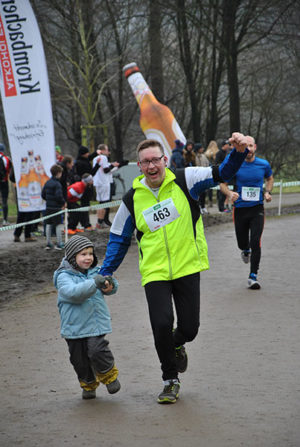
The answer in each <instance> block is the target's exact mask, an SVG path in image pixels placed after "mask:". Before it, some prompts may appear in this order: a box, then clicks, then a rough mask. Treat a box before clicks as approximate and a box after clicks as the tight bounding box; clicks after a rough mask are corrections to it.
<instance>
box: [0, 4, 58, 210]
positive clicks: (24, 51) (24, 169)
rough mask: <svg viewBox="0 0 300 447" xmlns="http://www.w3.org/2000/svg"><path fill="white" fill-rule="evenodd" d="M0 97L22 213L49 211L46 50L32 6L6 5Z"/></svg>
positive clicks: (1, 20) (1, 13)
mask: <svg viewBox="0 0 300 447" xmlns="http://www.w3.org/2000/svg"><path fill="white" fill-rule="evenodd" d="M0 68H1V71H0V91H1V99H2V104H3V109H4V114H5V123H6V128H7V134H8V139H9V145H10V151H11V156H12V161H13V165H14V170H15V177H16V185H17V196H18V207H19V210H20V211H37V210H42V209H44V208H45V205H44V203H43V200H42V198H41V189H42V186H43V184H44V183H45V180H46V179H47V178H48V177H49V175H50V174H49V173H50V167H51V166H52V165H53V164H54V163H55V149H54V148H55V142H54V129H53V119H52V107H51V100H50V91H49V82H48V74H47V67H46V60H45V55H44V49H43V44H42V40H41V36H40V32H39V28H38V24H37V21H36V18H35V16H34V14H33V11H32V8H31V5H30V3H29V0H3V1H0Z"/></svg>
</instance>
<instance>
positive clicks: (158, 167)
mask: <svg viewBox="0 0 300 447" xmlns="http://www.w3.org/2000/svg"><path fill="white" fill-rule="evenodd" d="M148 162H150V163H148ZM166 162H167V157H166V156H165V155H164V154H163V153H162V152H161V150H160V148H159V147H158V146H151V147H148V148H146V149H142V150H141V151H140V153H139V161H138V166H139V167H140V169H141V171H142V173H143V174H144V175H145V177H146V182H147V185H148V186H150V188H159V187H160V185H161V184H162V182H163V181H164V179H165V175H166Z"/></svg>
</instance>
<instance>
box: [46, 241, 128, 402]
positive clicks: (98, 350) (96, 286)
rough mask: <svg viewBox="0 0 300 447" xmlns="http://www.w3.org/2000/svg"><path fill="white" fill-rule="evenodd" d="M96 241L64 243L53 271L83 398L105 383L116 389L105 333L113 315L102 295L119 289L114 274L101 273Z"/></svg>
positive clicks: (112, 390) (90, 396) (63, 332)
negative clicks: (55, 268) (61, 256)
mask: <svg viewBox="0 0 300 447" xmlns="http://www.w3.org/2000/svg"><path fill="white" fill-rule="evenodd" d="M98 270H99V266H98V267H97V257H96V255H95V251H94V245H93V243H92V242H91V241H90V240H89V239H88V238H86V237H84V236H78V235H76V236H73V237H71V238H70V239H69V240H68V242H67V243H66V245H65V257H64V258H63V260H62V262H61V264H60V267H59V268H58V269H57V270H56V271H55V272H54V285H55V287H56V288H57V290H58V300H57V305H58V309H59V313H60V319H61V335H62V337H63V338H65V339H66V342H67V344H68V347H69V352H70V362H71V364H72V365H73V367H74V370H75V372H76V374H77V377H78V380H79V383H80V386H81V388H82V389H83V391H82V398H83V399H94V398H95V397H96V388H97V387H98V386H99V385H100V383H103V384H104V385H106V388H107V391H108V392H109V393H110V394H114V393H117V392H118V391H119V390H120V388H121V385H120V382H119V380H118V379H117V377H118V373H119V371H118V369H117V367H116V365H115V361H114V357H113V354H112V352H111V350H110V349H109V346H108V345H109V342H108V340H106V338H105V335H106V334H108V333H111V331H112V329H111V319H110V313H109V309H108V306H107V304H106V301H105V299H104V297H103V294H105V295H111V294H114V293H116V291H117V288H118V283H117V281H116V280H115V279H114V278H111V277H109V276H108V277H103V276H102V275H98V274H97V271H98Z"/></svg>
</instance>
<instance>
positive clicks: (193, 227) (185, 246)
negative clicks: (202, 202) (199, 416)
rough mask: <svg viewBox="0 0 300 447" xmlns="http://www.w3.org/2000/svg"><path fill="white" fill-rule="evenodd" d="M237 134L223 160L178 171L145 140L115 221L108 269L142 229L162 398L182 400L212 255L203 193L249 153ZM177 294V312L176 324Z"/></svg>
mask: <svg viewBox="0 0 300 447" xmlns="http://www.w3.org/2000/svg"><path fill="white" fill-rule="evenodd" d="M231 142H232V144H233V145H234V146H235V149H233V150H232V152H231V154H230V156H229V157H228V158H226V160H225V161H224V162H223V163H222V164H221V165H220V166H213V167H211V166H209V167H187V168H184V169H178V170H175V172H174V173H173V172H172V171H171V170H170V169H168V168H167V167H166V165H167V157H166V156H165V155H164V151H163V148H162V146H161V144H160V143H159V142H158V141H156V140H145V141H142V142H141V143H140V144H139V145H138V147H137V158H138V166H139V168H140V169H141V172H142V175H140V176H139V177H137V178H135V179H134V181H133V185H132V188H131V189H130V190H129V191H128V192H127V193H126V194H125V196H124V197H123V201H122V204H121V205H120V208H119V209H118V212H117V214H116V216H115V219H114V221H113V224H112V226H111V230H110V238H109V243H108V246H107V251H106V255H105V259H104V262H103V264H102V267H101V269H100V272H101V274H102V275H111V274H112V273H113V272H114V271H115V270H116V269H117V268H118V267H119V265H120V264H121V262H122V261H123V259H124V257H125V254H126V252H127V250H128V247H129V245H130V242H131V237H132V234H133V231H134V230H135V229H136V239H137V243H138V248H139V267H140V273H141V276H142V285H143V286H144V288H145V293H146V298H147V302H148V307H149V314H150V322H151V326H152V331H153V336H154V342H155V348H156V351H157V354H158V357H159V360H160V363H161V369H162V378H163V382H164V388H163V391H162V392H161V393H160V394H159V396H158V402H159V403H160V404H165V403H167V404H168V403H175V402H176V400H177V398H178V394H179V388H180V382H179V379H178V373H183V372H184V371H185V370H186V368H187V354H186V352H185V347H184V344H185V343H186V342H189V341H192V340H193V339H194V338H195V337H196V335H197V333H198V329H199V324H200V271H203V270H207V269H208V268H209V262H208V257H207V245H206V240H205V236H204V231H203V223H202V218H201V214H200V208H199V205H198V200H199V196H200V194H201V193H202V192H203V191H204V190H205V189H208V188H211V187H213V186H215V185H216V184H218V183H219V182H223V181H229V180H230V178H231V177H233V176H234V174H235V173H236V172H237V171H238V169H239V167H240V166H241V164H242V162H243V161H244V159H245V157H246V155H247V154H248V153H249V149H246V146H247V143H246V140H245V137H244V135H242V134H240V133H234V134H233V135H232V138H231ZM172 297H173V301H174V306H175V310H176V314H177V327H176V328H175V329H174V330H173V323H174V314H173V306H172Z"/></svg>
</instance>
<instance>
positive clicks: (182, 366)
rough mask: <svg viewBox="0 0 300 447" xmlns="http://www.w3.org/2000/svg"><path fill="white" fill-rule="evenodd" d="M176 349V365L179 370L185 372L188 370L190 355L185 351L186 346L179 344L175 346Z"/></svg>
mask: <svg viewBox="0 0 300 447" xmlns="http://www.w3.org/2000/svg"><path fill="white" fill-rule="evenodd" d="M175 350H176V367H177V372H179V373H184V372H185V371H186V370H187V366H188V356H187V353H186V352H185V347H184V346H178V348H175Z"/></svg>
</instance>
